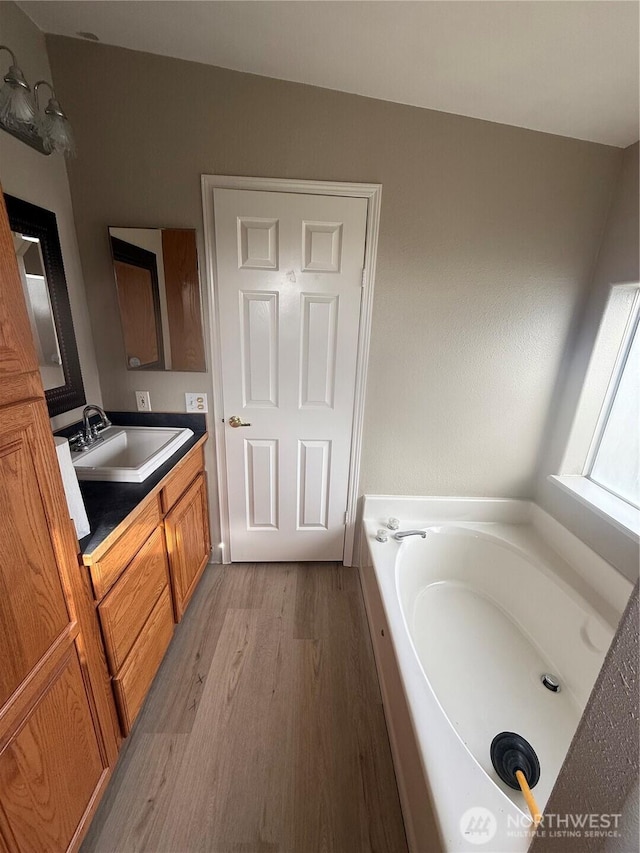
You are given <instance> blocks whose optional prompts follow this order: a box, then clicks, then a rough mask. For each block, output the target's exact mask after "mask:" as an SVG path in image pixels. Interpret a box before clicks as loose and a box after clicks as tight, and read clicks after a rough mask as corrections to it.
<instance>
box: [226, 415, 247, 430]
mask: <svg viewBox="0 0 640 853" xmlns="http://www.w3.org/2000/svg"><path fill="white" fill-rule="evenodd" d="M228 423H229V426H230V427H234V429H235V428H237V427H241V426H251V424H246V423H245V422H244V421H243V420H242V418H239V417H238V415H231V417H230V418H229V421H228Z"/></svg>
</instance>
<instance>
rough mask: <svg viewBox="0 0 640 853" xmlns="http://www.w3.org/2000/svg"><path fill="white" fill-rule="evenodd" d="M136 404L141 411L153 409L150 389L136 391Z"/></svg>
mask: <svg viewBox="0 0 640 853" xmlns="http://www.w3.org/2000/svg"><path fill="white" fill-rule="evenodd" d="M136 406H137V407H138V411H139V412H150V411H151V398H150V396H149V392H148V391H136Z"/></svg>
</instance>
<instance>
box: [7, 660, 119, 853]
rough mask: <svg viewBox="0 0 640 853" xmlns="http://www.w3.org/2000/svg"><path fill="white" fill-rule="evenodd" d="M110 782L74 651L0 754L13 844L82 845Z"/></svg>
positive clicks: (37, 848) (26, 846) (44, 846)
mask: <svg viewBox="0 0 640 853" xmlns="http://www.w3.org/2000/svg"><path fill="white" fill-rule="evenodd" d="M106 780H107V771H106V769H105V767H104V764H103V761H102V757H101V755H100V748H99V744H98V740H97V738H96V731H95V728H94V723H93V719H92V716H91V711H90V708H89V703H88V702H87V694H86V689H85V685H84V681H83V678H82V673H81V671H80V664H79V662H78V655H77V652H76V649H75V647H74V646H73V645H71V647H70V648H69V649H68V650H67V652H66V654H65V655H64V656H63V659H62V661H61V662H60V663H59V665H58V666H57V668H56V670H55V671H54V673H53V674H52V676H51V680H50V682H49V684H48V686H47V687H46V688H45V690H44V693H43V694H42V695H41V696H40V697H39V699H38V700H37V701H36V703H35V706H34V707H32V708H31V709H30V712H29V714H28V715H27V717H26V719H25V720H24V721H22V723H21V724H20V725H19V726H18V727H17V729H16V730H15V732H14V733H13V736H12V737H11V738H10V739H9V741H8V743H7V745H6V746H5V748H4V749H3V750H2V752H1V753H0V791H1V792H2V793H1V794H0V803H1V806H2V811H3V812H4V821H5V823H6V825H7V827H8V830H9V833H10V838H11V839H12V841H13V844H15V846H16V848H17V849H18V850H20V851H25V853H26V851H40V850H42V851H45V850H46V851H58V850H60V851H62V850H68V849H69V848H70V847H74V846H76V845H75V844H74V843H73V842H74V839H75V837H76V836H78V835H79V834H80V831H81V827H82V823H83V817H84V816H85V813H86V812H87V807H88V805H89V804H90V803H91V802H92V801H93V800H94V799H95V798H96V796H97V794H98V793H99V792H100V790H101V788H102V787H103V785H104V784H106ZM12 846H13V845H12Z"/></svg>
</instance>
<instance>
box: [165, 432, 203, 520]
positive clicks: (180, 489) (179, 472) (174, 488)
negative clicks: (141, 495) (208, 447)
mask: <svg viewBox="0 0 640 853" xmlns="http://www.w3.org/2000/svg"><path fill="white" fill-rule="evenodd" d="M203 470H204V450H203V449H202V448H201V447H199V448H198V449H197V450H196V451H195V452H194V453H191V454H189V455H188V456H187V457H186V459H185V460H184V461H183V462H182V463H178V466H177V467H176V469H175V471H173V472H172V474H171V477H170V479H169V482H168V483H167V485H166V486H165V487H164V488H163V489H162V509H163V512H169V510H170V509H171V507H172V506H173V505H174V504H175V502H176V501H177V500H178V499H179V498H180V497H181V496H182V495H183V494H184V492H185V491H186V490H187V488H188V486H190V485H191V483H192V482H193V481H194V480H195V478H196V477H197V476H198V474H199V473H200V472H201V471H203Z"/></svg>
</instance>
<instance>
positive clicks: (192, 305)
mask: <svg viewBox="0 0 640 853" xmlns="http://www.w3.org/2000/svg"><path fill="white" fill-rule="evenodd" d="M162 258H163V264H164V286H165V292H166V297H167V314H168V317H169V338H170V340H171V369H172V370H206V369H207V366H206V362H205V358H204V338H203V336H202V312H201V310H200V284H199V281H198V252H197V249H196V238H195V232H194V231H191V230H186V231H183V230H179V229H166V228H164V229H163V230H162Z"/></svg>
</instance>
